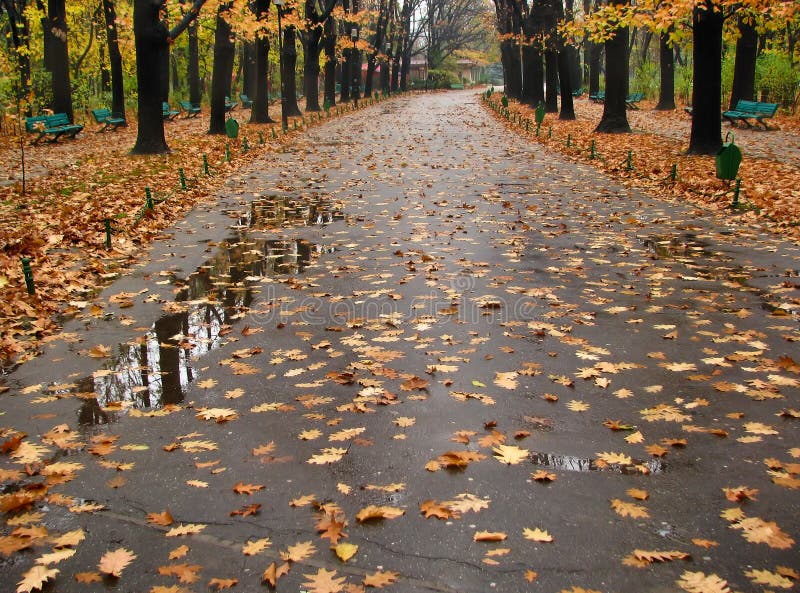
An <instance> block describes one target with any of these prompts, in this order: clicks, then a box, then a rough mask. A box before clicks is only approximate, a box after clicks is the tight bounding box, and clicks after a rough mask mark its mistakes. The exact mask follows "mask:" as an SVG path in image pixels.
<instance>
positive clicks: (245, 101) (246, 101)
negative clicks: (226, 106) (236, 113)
mask: <svg viewBox="0 0 800 593" xmlns="http://www.w3.org/2000/svg"><path fill="white" fill-rule="evenodd" d="M239 101H241V102H242V109H250V108H251V107H253V100H252V99H251V98H250V97H248V96H247V95H239Z"/></svg>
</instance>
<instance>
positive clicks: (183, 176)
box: [178, 167, 186, 191]
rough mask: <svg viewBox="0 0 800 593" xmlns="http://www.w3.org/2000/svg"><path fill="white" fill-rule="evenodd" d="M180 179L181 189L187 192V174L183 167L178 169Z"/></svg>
mask: <svg viewBox="0 0 800 593" xmlns="http://www.w3.org/2000/svg"><path fill="white" fill-rule="evenodd" d="M178 177H179V178H180V180H181V189H182V190H183V191H186V173H184V172H183V167H181V168H180V169H178Z"/></svg>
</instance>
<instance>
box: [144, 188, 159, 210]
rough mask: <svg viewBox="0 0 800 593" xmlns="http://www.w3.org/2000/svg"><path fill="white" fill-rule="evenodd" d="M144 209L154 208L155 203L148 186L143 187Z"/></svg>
mask: <svg viewBox="0 0 800 593" xmlns="http://www.w3.org/2000/svg"><path fill="white" fill-rule="evenodd" d="M144 209H145V210H155V209H156V204H155V202H153V194H152V193H151V191H150V188H149V187H145V188H144Z"/></svg>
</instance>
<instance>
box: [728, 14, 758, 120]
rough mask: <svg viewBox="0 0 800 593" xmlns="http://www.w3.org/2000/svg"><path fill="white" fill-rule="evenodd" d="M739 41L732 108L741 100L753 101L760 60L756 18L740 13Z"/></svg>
mask: <svg viewBox="0 0 800 593" xmlns="http://www.w3.org/2000/svg"><path fill="white" fill-rule="evenodd" d="M738 16H739V21H738V26H739V39H737V40H736V58H735V61H734V65H733V88H732V90H731V101H730V108H731V109H733V108H734V107H736V103H738V101H739V99H745V100H747V101H753V100H754V99H755V92H756V89H755V86H756V59H757V58H758V32H757V31H756V27H755V17H754V16H753V15H752V14H747V13H745V12H741V13H739V15H738Z"/></svg>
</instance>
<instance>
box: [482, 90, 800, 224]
mask: <svg viewBox="0 0 800 593" xmlns="http://www.w3.org/2000/svg"><path fill="white" fill-rule="evenodd" d="M492 101H493V102H495V103H497V102H498V99H497V97H496V96H495V97H493V98H492ZM651 107H652V106H648V105H646V104H643V106H642V108H641V109H640V110H638V111H629V112H628V114H629V121H630V123H631V128H632V129H633V133H632V134H600V133H595V132H594V129H595V127H596V126H597V123H598V122H599V121H600V117H601V115H602V105H595V104H593V103H591V102H590V101H589V100H588V99H576V100H575V114H576V116H577V119H576V120H573V121H562V120H559V119H558V115H557V114H548V115H547V116H546V119H545V121H544V123H543V124H542V127H541V129H540V131H539V136H538V137H537V136H536V133H535V131H536V126H535V124H534V123H533V122H534V121H535V117H534V109H533V108H531V107H529V106H526V105H523V104H520V103H518V102H516V101H510V102H509V107H508V109H509V112H510V117H509V118H508V119H506V118H502V117H500V116H498V117H500V119H502V120H503V121H505V123H506V125H507V126H510V127H512V128H513V129H514V130H515V131H516V133H518V134H522V135H524V136H526V137H528V138H530V139H532V140H533V141H538V142H539V143H541V144H544V145H545V146H547V147H548V148H550V149H553V150H557V151H559V152H561V153H562V154H565V155H567V156H569V157H570V158H572V159H574V160H578V161H581V162H585V163H590V164H591V165H592V166H594V167H597V168H598V169H600V170H602V171H604V172H605V173H607V174H609V175H610V176H612V177H614V178H615V179H617V180H619V181H621V182H622V183H623V184H625V185H626V186H629V187H637V188H642V189H646V190H649V191H651V192H653V193H654V194H655V195H658V196H661V197H669V198H672V199H677V200H681V201H689V202H691V203H693V204H696V205H698V206H701V207H703V208H707V209H710V210H712V211H715V212H718V213H725V214H726V216H729V217H730V218H734V217H735V218H736V219H737V220H738V221H739V222H740V223H742V224H752V223H756V224H760V225H766V226H768V227H769V229H770V230H772V231H775V232H779V233H781V234H783V235H785V236H787V237H788V238H791V239H795V240H796V239H800V199H798V198H800V190H798V187H800V167H798V162H800V152H797V151H795V152H791V151H787V150H785V146H786V144H785V139H786V137H787V136H788V134H787V133H786V132H785V131H783V130H794V129H796V128H797V122H796V121H795V119H794V118H789V117H787V116H782V117H780V118H778V122H779V124H778V125H779V126H780V128H781V130H778V131H758V130H744V129H742V130H740V129H736V128H734V129H733V130H730V129H729V128H730V126H729V125H728V124H725V125H724V126H723V134H725V133H726V132H728V131H733V132H734V135H735V136H736V140H735V141H736V143H737V145H743V152H744V160H743V162H742V165H741V167H740V169H739V176H740V177H741V180H742V184H741V193H740V204H741V207H740V208H739V209H732V208H731V204H732V202H733V196H734V187H733V184H732V183H730V182H727V181H722V180H720V179H717V178H716V173H715V163H714V157H713V156H700V155H687V154H685V152H686V148H687V147H688V145H689V131H690V125H691V122H690V120H688V117H687V116H686V115H685V114H684V112H683V111H672V112H656V111H653V110H652V109H651ZM526 120H527V121H526ZM770 124H772V125H775V122H773V121H770ZM551 134H552V135H551ZM568 138H569V141H570V142H569V143H570V147H567V140H568ZM592 142H594V144H595V155H594V158H591V157H592V153H591V146H592ZM628 151H631V165H632V170H628V169H629V167H628ZM673 165H677V180H676V181H673V180H672V175H671V173H672V167H673ZM729 222H730V221H729Z"/></svg>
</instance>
